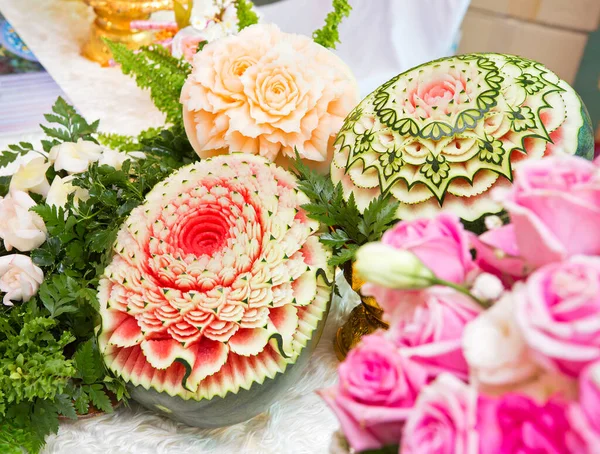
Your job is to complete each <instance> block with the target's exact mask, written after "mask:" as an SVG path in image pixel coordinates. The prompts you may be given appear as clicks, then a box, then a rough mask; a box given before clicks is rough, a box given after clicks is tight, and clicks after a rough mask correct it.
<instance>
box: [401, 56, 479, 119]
mask: <svg viewBox="0 0 600 454" xmlns="http://www.w3.org/2000/svg"><path fill="white" fill-rule="evenodd" d="M430 70H432V71H433V74H432V75H431V77H430V78H428V79H427V80H426V81H423V80H422V78H420V77H415V78H413V79H412V80H411V81H410V82H409V83H408V84H407V86H406V91H405V92H404V91H403V92H402V93H401V95H399V96H398V97H397V99H396V101H397V103H398V104H399V106H402V108H403V111H404V112H405V114H412V115H414V116H416V117H419V118H423V119H425V118H430V119H441V120H446V119H447V116H449V115H452V114H454V113H456V112H460V111H461V110H463V109H464V104H468V103H470V102H471V100H472V99H473V98H474V97H475V96H476V94H477V93H478V91H479V87H478V85H477V82H478V81H479V80H481V79H482V76H481V75H480V74H478V72H477V70H476V69H475V68H473V67H472V66H466V70H467V71H468V73H467V72H463V71H461V70H459V69H457V68H455V69H449V70H448V69H447V68H443V69H440V70H438V71H436V69H435V68H433V69H430Z"/></svg>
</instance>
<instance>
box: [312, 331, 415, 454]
mask: <svg viewBox="0 0 600 454" xmlns="http://www.w3.org/2000/svg"><path fill="white" fill-rule="evenodd" d="M338 373H339V383H338V384H337V385H336V386H334V387H333V388H329V389H326V390H323V391H321V392H320V394H321V396H322V397H323V399H325V401H326V402H327V403H328V404H329V406H330V407H331V408H332V409H333V411H334V412H335V414H336V415H337V417H338V419H339V421H340V424H341V425H342V431H343V432H344V434H345V436H346V438H347V439H348V440H349V442H350V445H351V446H352V448H354V449H356V450H357V451H363V450H366V449H376V448H381V447H383V446H386V445H390V444H392V445H393V444H397V443H398V441H399V439H400V434H401V431H402V427H403V425H404V421H405V420H406V418H407V417H408V415H409V414H410V411H411V409H412V407H413V405H414V403H415V400H416V398H417V395H418V394H419V392H420V390H421V388H422V387H423V386H424V385H425V383H426V379H427V373H426V371H425V369H423V368H422V367H421V366H419V365H418V364H417V363H415V362H413V361H411V360H410V359H408V358H406V357H405V356H404V355H402V354H401V353H400V352H398V350H397V348H396V347H395V346H394V344H392V343H391V342H390V341H389V340H388V339H387V338H386V337H385V336H383V335H382V334H381V333H377V334H372V335H369V336H365V337H363V338H362V340H361V342H360V344H359V345H358V346H357V347H356V348H355V349H353V350H351V351H350V353H349V354H348V357H347V358H346V360H345V361H344V362H343V363H342V364H340V366H339V368H338Z"/></svg>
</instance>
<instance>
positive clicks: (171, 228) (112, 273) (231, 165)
mask: <svg viewBox="0 0 600 454" xmlns="http://www.w3.org/2000/svg"><path fill="white" fill-rule="evenodd" d="M307 200H308V199H307V198H306V196H305V195H304V193H302V192H300V191H298V190H297V189H296V179H295V178H294V177H293V175H292V174H290V173H289V172H287V171H285V170H283V169H282V168H280V167H278V166H276V165H275V164H272V163H269V162H268V161H267V160H265V159H264V158H260V157H258V156H248V155H241V154H235V155H227V156H220V157H217V158H213V159H207V160H203V161H201V162H198V163H195V164H191V165H189V166H186V167H183V168H181V169H179V170H178V171H177V172H176V173H174V174H173V175H171V176H170V177H169V178H168V179H166V180H165V181H163V182H161V183H159V184H158V185H156V186H155V187H154V189H153V190H152V191H151V192H150V193H149V194H148V195H147V197H146V202H145V203H144V204H143V205H140V206H139V207H137V208H135V209H134V210H133V211H132V212H131V215H130V217H129V218H128V220H127V221H126V222H125V223H124V225H123V227H122V228H121V230H120V231H119V234H118V236H117V242H116V244H115V246H114V252H115V255H114V257H113V259H112V262H111V263H110V264H109V265H108V267H107V268H106V270H105V276H104V277H103V278H102V280H101V281H100V286H99V295H98V299H99V301H100V306H101V309H100V313H101V315H102V331H101V333H100V335H99V337H98V343H99V347H100V349H101V351H102V352H103V353H104V356H105V360H106V363H107V365H108V367H109V368H111V370H113V371H115V372H116V373H118V374H119V375H121V376H122V377H123V378H125V379H126V380H129V379H130V381H131V383H132V384H133V385H136V386H137V385H141V386H144V387H145V388H146V389H148V388H150V387H153V388H155V389H157V390H159V391H162V389H163V388H164V381H165V380H166V379H168V380H169V381H170V385H169V386H168V388H169V392H171V393H173V394H177V395H180V396H181V395H184V396H186V397H187V398H191V397H193V396H195V395H197V394H194V393H196V392H198V394H200V395H202V396H203V397H206V396H209V397H212V396H214V395H221V396H223V395H224V394H226V393H227V392H229V391H234V392H236V391H237V389H239V387H240V386H244V387H249V386H250V385H251V384H252V383H253V382H254V381H259V382H261V383H262V380H264V379H265V378H266V377H273V376H274V375H275V374H276V373H278V372H283V371H284V370H285V368H286V364H287V363H288V362H289V361H293V360H294V359H295V358H297V356H298V354H299V353H300V352H301V351H302V349H303V347H304V346H305V345H306V340H307V339H309V338H310V335H311V333H312V330H314V328H315V323H316V322H318V320H320V319H322V317H323V311H324V309H325V307H324V306H323V304H326V299H323V297H324V296H326V294H327V293H328V292H329V290H327V291H325V289H326V288H327V287H326V286H325V285H324V284H323V283H322V277H320V276H321V274H320V273H321V272H319V270H323V271H322V272H328V268H327V265H326V262H327V257H328V254H327V252H326V250H325V249H324V248H323V247H322V245H321V244H320V243H319V241H318V238H317V236H316V235H315V232H316V231H317V229H318V223H317V222H315V221H311V220H310V219H308V218H307V217H306V215H305V213H304V211H303V210H302V208H301V205H302V204H304V203H306V201H307ZM275 337H276V338H277V339H279V341H278V342H275V341H271V339H273V338H275ZM184 365H185V366H184ZM134 368H135V370H136V373H135V374H132V373H131V371H132V370H133V369H134ZM232 371H236V372H232ZM130 375H131V376H130ZM232 375H235V380H234V381H232V380H231V376H232ZM228 377H229V378H228ZM236 387H237V388H236ZM188 392H189V394H188Z"/></svg>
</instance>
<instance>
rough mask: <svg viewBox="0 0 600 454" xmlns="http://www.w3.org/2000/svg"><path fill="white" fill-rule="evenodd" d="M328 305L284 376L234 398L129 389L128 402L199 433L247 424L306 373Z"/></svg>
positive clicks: (255, 385)
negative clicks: (186, 396) (201, 397)
mask: <svg viewBox="0 0 600 454" xmlns="http://www.w3.org/2000/svg"><path fill="white" fill-rule="evenodd" d="M328 312H329V305H328V306H327V311H326V313H325V314H324V316H323V319H322V320H321V321H320V322H319V325H318V326H317V328H316V330H315V331H314V332H313V337H312V338H311V340H310V341H308V343H307V345H306V347H304V349H303V350H302V352H301V353H300V355H299V356H298V359H297V361H296V362H295V363H294V364H290V365H288V366H287V368H286V370H285V373H283V374H277V375H276V376H275V377H274V378H272V379H267V380H265V382H264V383H263V384H261V385H259V384H254V385H253V386H252V387H251V388H250V389H240V390H239V391H238V392H237V393H236V394H232V393H229V394H227V395H225V397H213V398H212V399H204V400H200V401H197V400H192V399H190V400H184V399H182V398H180V397H177V396H173V397H171V396H169V395H168V394H167V393H159V392H157V391H156V390H154V389H152V388H150V389H145V388H143V387H142V386H131V385H130V386H128V390H129V393H130V395H131V398H132V399H133V400H135V401H136V402H138V403H139V404H141V405H143V406H144V407H145V408H147V409H148V410H151V411H154V412H157V413H159V414H161V415H163V416H165V417H167V418H170V419H173V420H175V421H178V422H181V423H183V424H187V425H188V426H192V427H199V428H202V429H216V428H219V427H227V426H230V425H232V424H238V423H241V422H244V421H247V420H249V419H251V418H253V417H255V416H257V415H259V414H261V413H263V412H265V411H267V410H268V409H269V407H270V406H271V405H272V404H273V403H274V402H276V401H277V400H278V399H280V398H281V396H282V395H284V394H285V393H286V392H287V390H289V389H290V388H291V387H292V386H293V385H294V383H297V382H298V379H299V378H300V376H301V375H302V372H303V371H304V370H305V369H306V366H307V365H308V362H309V360H310V356H311V354H312V352H313V351H314V349H315V348H316V346H317V344H318V343H319V339H320V337H321V334H322V333H323V328H324V326H325V322H326V319H327V314H328Z"/></svg>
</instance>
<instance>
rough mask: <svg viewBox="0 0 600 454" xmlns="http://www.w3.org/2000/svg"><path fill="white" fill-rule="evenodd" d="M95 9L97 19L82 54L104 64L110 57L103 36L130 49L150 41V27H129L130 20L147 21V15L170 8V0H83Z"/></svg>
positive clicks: (147, 43) (150, 42) (148, 16)
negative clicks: (141, 28)
mask: <svg viewBox="0 0 600 454" xmlns="http://www.w3.org/2000/svg"><path fill="white" fill-rule="evenodd" d="M84 1H85V2H86V3H87V4H88V5H90V6H91V7H92V8H94V12H95V13H96V19H95V20H94V23H93V24H92V30H91V34H90V37H89V39H88V41H87V42H86V43H85V45H84V46H83V51H82V53H83V56H84V57H86V58H88V59H90V60H93V61H95V62H98V63H100V64H101V65H102V66H107V65H108V62H109V61H110V59H111V58H112V55H111V53H110V50H109V49H108V47H107V46H106V44H105V43H104V41H102V39H103V38H106V39H109V40H111V41H114V42H116V43H121V44H125V45H126V46H127V47H129V48H130V49H137V48H139V47H141V46H147V45H150V44H152V41H153V39H152V32H151V31H150V30H132V29H131V22H132V21H136V20H148V19H150V14H152V13H153V12H156V11H161V10H164V9H170V8H172V7H173V0H84Z"/></svg>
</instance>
